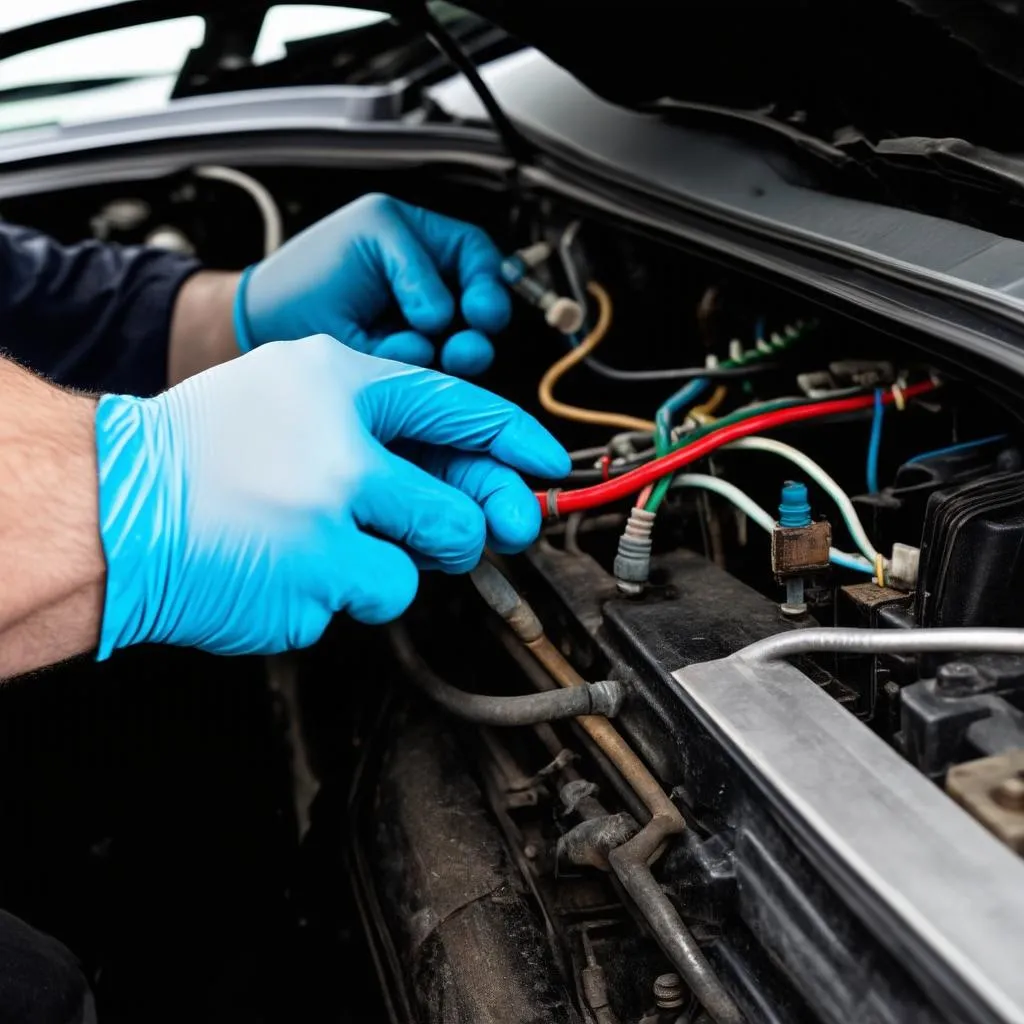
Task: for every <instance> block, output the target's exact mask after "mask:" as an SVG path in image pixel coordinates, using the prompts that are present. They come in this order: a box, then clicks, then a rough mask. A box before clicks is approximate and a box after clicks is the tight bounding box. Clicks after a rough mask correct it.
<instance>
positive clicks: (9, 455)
mask: <svg viewBox="0 0 1024 1024" xmlns="http://www.w3.org/2000/svg"><path fill="white" fill-rule="evenodd" d="M0 393H2V394H3V396H4V401H3V403H2V404H0V479H2V480H3V481H4V486H3V487H2V489H0V574H2V578H3V580H4V586H3V587H2V588H0V677H3V678H9V677H10V676H12V675H17V674H20V673H22V672H27V671H31V670H32V669H36V668H41V667H43V666H45V665H49V664H53V663H54V662H57V661H61V660H63V659H65V658H68V657H70V656H72V655H74V654H78V653H82V652H84V651H88V650H90V649H91V648H92V647H94V646H95V643H96V638H97V636H98V633H99V626H100V619H101V616H102V609H103V585H104V575H105V562H104V557H103V549H102V545H101V542H100V534H99V524H98V480H97V469H96V445H95V437H94V416H95V401H94V400H93V399H91V398H89V397H85V396H82V395H78V394H73V393H70V392H67V391H63V390H61V389H59V388H56V387H54V386H53V385H51V384H48V383H47V382H45V381H43V380H41V379H40V378H38V377H36V376H34V375H33V374H31V373H29V372H28V371H26V370H23V369H22V368H21V367H18V366H16V365H14V364H13V363H11V362H8V361H6V360H0Z"/></svg>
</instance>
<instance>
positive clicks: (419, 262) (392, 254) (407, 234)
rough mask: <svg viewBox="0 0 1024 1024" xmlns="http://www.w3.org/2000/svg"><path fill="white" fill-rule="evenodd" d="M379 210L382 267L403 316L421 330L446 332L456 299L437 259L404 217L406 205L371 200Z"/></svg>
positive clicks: (377, 228)
mask: <svg viewBox="0 0 1024 1024" xmlns="http://www.w3.org/2000/svg"><path fill="white" fill-rule="evenodd" d="M369 201H372V202H373V203H374V204H375V205H376V206H377V207H378V208H379V209H377V210H375V211H374V212H375V214H376V215H375V217H374V225H373V226H374V241H373V242H364V243H363V244H364V245H376V247H377V253H378V254H379V257H380V260H381V266H382V269H383V271H384V274H385V276H386V277H387V279H388V283H389V284H390V285H391V290H392V292H393V293H394V296H395V301H397V303H398V307H399V309H401V311H402V315H403V316H404V317H405V319H406V320H408V321H409V323H410V324H411V325H412V327H414V328H415V329H416V330H417V331H423V332H424V333H426V334H433V333H435V332H436V331H440V330H443V329H444V328H445V327H447V326H448V324H449V323H450V322H451V319H452V317H453V316H454V314H455V300H454V299H453V298H452V295H451V292H449V291H448V289H447V288H446V287H445V284H444V282H443V281H442V280H441V275H440V273H439V272H438V268H437V265H436V263H435V260H434V259H433V258H431V256H430V254H429V253H428V251H427V249H426V248H424V246H423V244H422V243H421V242H420V240H419V237H418V236H417V233H416V231H414V230H413V228H412V226H411V225H410V224H409V222H408V221H407V220H406V219H405V217H404V216H403V210H404V209H405V208H406V205H405V204H404V203H400V202H399V201H398V200H397V199H392V198H391V197H390V196H373V197H370V200H369Z"/></svg>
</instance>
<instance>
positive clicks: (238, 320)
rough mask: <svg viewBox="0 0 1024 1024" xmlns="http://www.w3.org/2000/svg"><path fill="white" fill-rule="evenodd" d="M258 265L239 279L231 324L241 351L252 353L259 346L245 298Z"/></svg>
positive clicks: (243, 273)
mask: <svg viewBox="0 0 1024 1024" xmlns="http://www.w3.org/2000/svg"><path fill="white" fill-rule="evenodd" d="M255 269H256V264H253V265H252V266H250V267H246V268H245V270H243V271H242V274H241V277H239V279H238V286H237V287H236V288H235V298H234V302H233V303H232V308H231V322H232V325H233V327H234V331H235V343H236V344H237V345H238V348H239V351H241V352H243V353H244V352H250V351H252V349H254V348H255V347H256V345H257V342H256V341H255V339H254V338H253V334H252V328H251V326H250V324H249V314H248V312H247V311H246V308H245V296H246V293H247V291H248V288H249V279H250V278H251V277H252V273H253V271H254V270H255Z"/></svg>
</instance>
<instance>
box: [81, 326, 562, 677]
mask: <svg viewBox="0 0 1024 1024" xmlns="http://www.w3.org/2000/svg"><path fill="white" fill-rule="evenodd" d="M392 443H395V444H398V445H405V446H407V448H406V450H407V451H410V452H412V451H413V450H415V455H416V457H417V458H419V459H420V460H421V464H420V465H416V464H414V463H413V462H410V461H407V460H406V459H405V458H402V457H400V456H399V455H397V454H395V453H394V452H393V451H392V450H389V449H388V448H385V445H388V444H392ZM96 445H97V454H98V461H99V505H100V534H101V537H102V541H103V549H104V553H105V555H106V560H107V590H106V600H105V605H104V613H103V628H102V631H101V636H100V646H99V657H100V658H105V657H107V656H108V655H109V654H110V653H111V651H113V650H115V649H116V648H120V647H125V646H127V645H129V644H136V643H143V642H154V643H168V644H181V645H187V646H194V647H200V648H203V649H204V650H207V651H213V652H215V653H218V654H243V653H264V654H266V653H273V652H276V651H281V650H285V649H290V648H298V647H304V646H307V645H309V644H311V643H313V642H314V641H316V639H317V638H318V637H319V636H320V634H321V633H322V632H323V630H324V629H325V627H326V626H327V624H328V622H329V620H330V618H331V615H332V613H334V612H337V611H346V612H348V613H349V614H350V615H351V616H353V617H354V618H356V619H359V620H361V621H363V622H369V623H379V622H385V621H388V620H390V619H394V618H396V617H397V616H398V615H400V614H401V613H402V612H403V611H404V610H405V608H406V607H407V606H408V605H409V603H410V601H412V599H413V597H414V595H415V593H416V586H417V579H418V573H417V564H420V565H421V566H431V567H437V568H441V569H444V570H446V571H448V572H463V571H467V570H469V569H471V568H473V567H474V566H475V565H476V564H477V562H478V561H479V559H480V556H481V553H482V550H483V546H484V543H485V540H486V541H487V543H489V544H490V545H491V546H493V547H494V548H495V549H497V550H504V551H516V550H520V549H522V548H523V547H525V546H527V545H528V544H529V543H531V542H532V541H533V539H534V538H535V537H536V535H537V532H538V530H539V527H540V508H539V506H538V504H537V500H536V498H535V497H534V496H533V494H532V493H531V492H530V491H529V489H528V488H527V486H526V484H525V483H524V482H523V481H522V480H521V479H520V478H519V476H518V474H517V473H516V472H515V469H519V470H522V471H523V472H527V473H532V474H536V475H538V476H544V477H560V476H563V475H565V474H566V473H567V472H568V471H569V457H568V455H567V454H566V452H565V451H564V450H563V448H562V447H561V446H560V445H559V444H558V443H557V442H556V441H555V439H554V438H553V437H552V436H551V435H550V434H549V433H548V432H547V431H546V430H545V429H544V428H543V427H542V426H541V425H540V424H539V423H538V422H537V421H536V420H535V419H534V418H533V417H532V416H529V415H527V414H526V413H525V412H523V411H522V410H521V409H519V408H517V407H516V406H514V405H512V404H510V403H509V402H506V401H505V400H504V399H501V398H498V397H497V396H495V395H492V394H490V393H489V392H487V391H484V390H482V389H480V388H477V387H475V386H474V385H472V384H468V383H466V382H465V381H460V380H456V379H454V378H452V377H446V376H444V375H443V374H440V373H436V372H434V371H431V370H423V369H418V368H416V367H411V366H406V365H404V364H401V363H396V362H391V361H388V360H385V359H378V358H376V357H374V356H369V355H363V354H361V353H358V352H355V351H353V350H352V349H349V348H347V347H345V346H344V345H339V344H338V343H337V341H335V340H334V339H333V338H330V337H327V336H326V335H320V336H317V337H314V338H307V339H304V340H301V341H288V342H281V343H278V344H272V345H266V346H264V347H262V348H260V349H257V350H256V351H254V352H251V353H249V354H248V355H245V356H242V357H241V358H240V359H236V360H234V361H232V362H229V363H225V364H223V365H221V366H216V367H214V368H213V369H210V370H207V371H206V372H204V373H201V374H199V375H198V376H196V377H192V378H190V379H188V380H186V381H184V382H183V383H181V384H179V385H178V386H177V387H174V388H171V389H170V390H169V391H167V392H165V393H163V394H161V395H158V396H157V397H155V398H144V399H140V398H130V397H126V396H121V395H105V396H104V397H103V398H101V399H100V401H99V404H98V406H97V411H96ZM410 446H411V447H410ZM510 467H514V468H510Z"/></svg>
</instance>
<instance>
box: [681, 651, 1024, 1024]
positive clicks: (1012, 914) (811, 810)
mask: <svg viewBox="0 0 1024 1024" xmlns="http://www.w3.org/2000/svg"><path fill="white" fill-rule="evenodd" d="M673 678H674V680H675V682H676V683H677V685H678V691H679V694H680V696H681V697H682V699H683V701H684V702H685V703H686V705H687V706H688V707H690V708H691V709H692V711H693V712H694V714H696V715H697V717H698V718H699V719H700V720H701V722H702V723H703V725H704V726H705V728H707V729H708V730H709V732H710V733H711V734H712V735H713V736H714V737H715V738H716V739H718V740H719V741H720V742H721V743H723V744H724V745H725V746H726V747H727V749H728V750H729V751H730V753H731V754H732V755H733V756H734V757H735V758H736V759H737V761H739V762H740V763H741V764H742V765H743V766H744V767H745V768H746V769H747V771H748V772H749V773H750V776H751V778H752V779H753V780H754V781H755V782H756V784H757V786H758V787H759V788H760V789H761V791H762V792H763V794H764V796H765V797H766V799H767V800H768V801H770V803H771V805H772V806H773V809H774V811H775V813H776V814H777V815H778V817H779V818H780V819H781V820H782V821H783V822H784V823H785V825H786V827H787V828H788V830H789V831H790V833H791V835H792V837H793V839H794V841H795V842H796V843H797V845H798V846H799V847H800V849H801V850H803V851H804V852H805V853H806V854H807V855H808V856H809V857H811V858H812V859H813V861H814V863H815V865H816V867H817V868H818V869H819V870H820V871H821V872H822V874H823V875H824V877H825V878H826V879H827V880H828V881H829V884H830V885H832V886H833V887H834V888H835V889H836V891H837V892H838V893H839V895H840V896H841V897H842V898H843V899H844V901H845V902H846V903H847V904H848V905H849V906H850V908H851V910H852V911H853V912H854V913H855V914H856V915H857V916H858V917H860V918H861V919H862V920H863V921H864V923H865V924H866V925H867V927H868V928H869V929H870V930H871V931H872V932H874V933H875V934H876V935H877V936H878V938H879V940H880V941H881V942H882V943H883V944H884V945H886V946H887V947H888V948H889V949H890V950H891V951H892V952H893V953H894V955H896V956H897V957H898V958H899V960H900V962H901V963H902V964H903V965H904V967H905V968H906V969H907V970H908V971H909V972H910V973H911V974H912V975H913V976H914V977H915V978H916V979H917V980H918V982H919V983H920V984H921V985H922V986H924V987H925V988H926V990H928V991H930V992H932V993H934V995H935V997H936V1001H942V1002H948V1004H949V1005H951V1006H952V1007H954V1008H955V1016H957V1017H959V1018H961V1019H963V1020H965V1021H972V1022H974V1021H977V1022H981V1021H985V1022H996V1021H998V1022H1011V1021H1012V1022H1024V862H1022V861H1021V860H1020V859H1018V858H1017V857H1015V856H1014V855H1013V854H1012V853H1010V852H1009V851H1008V850H1007V849H1005V848H1004V847H1003V846H1001V845H1000V844H999V843H998V842H997V841H996V840H995V839H993V838H992V837H991V836H990V835H989V834H988V833H987V832H985V831H984V829H982V828H981V826H980V825H978V824H977V823H976V822H975V821H973V820H972V819H971V818H970V817H969V816H968V815H966V814H965V813H964V812H963V811H962V810H961V809H960V808H959V807H957V806H956V805H955V804H954V803H953V802H952V801H951V800H950V799H949V798H948V797H947V796H946V795H945V794H944V793H942V792H941V791H940V790H939V789H937V788H936V787H935V786H934V785H933V784H932V783H931V782H929V781H928V780H927V779H926V778H924V777H923V776H922V775H920V774H919V773H918V772H917V771H916V770H915V769H914V768H913V767H911V766H910V765H909V764H908V763H907V762H906V761H904V760H903V759H902V758H901V757H900V756H899V755H898V754H897V753H896V752H895V751H893V750H892V749H891V748H890V747H888V746H887V745H886V744H885V743H884V742H883V741H882V740H881V739H879V738H878V737H877V736H876V735H875V734H874V733H872V732H870V730H868V729H867V728H866V727H865V726H864V725H863V724H862V723H861V722H860V721H858V720H857V719H856V718H854V717H853V716H852V715H851V714H850V713H849V712H847V711H845V710H844V709H843V708H842V707H840V706H839V705H838V704H836V703H835V702H834V701H833V700H832V699H831V698H830V697H829V696H827V695H826V694H825V693H824V692H823V691H821V690H820V689H819V688H818V687H817V686H816V685H815V684H814V683H813V682H811V681H810V680H809V679H808V678H807V677H806V676H805V675H803V673H801V672H800V671H798V670H797V669H795V668H793V667H792V666H791V665H788V664H786V663H777V664H758V665H752V664H748V663H746V662H744V661H743V660H741V659H739V658H736V657H733V658H727V659H723V660H720V661H713V662H705V663H702V664H697V665H691V666H688V667H686V668H684V669H680V670H679V671H677V672H675V673H674V674H673Z"/></svg>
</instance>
